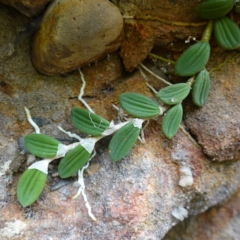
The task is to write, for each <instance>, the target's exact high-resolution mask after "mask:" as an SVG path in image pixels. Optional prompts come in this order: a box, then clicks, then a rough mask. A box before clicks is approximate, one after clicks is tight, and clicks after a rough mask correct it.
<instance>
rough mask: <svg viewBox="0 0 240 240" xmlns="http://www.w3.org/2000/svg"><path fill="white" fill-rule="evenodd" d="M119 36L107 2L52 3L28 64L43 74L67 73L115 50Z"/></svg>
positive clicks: (117, 17) (116, 17)
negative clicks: (31, 62) (31, 64)
mask: <svg viewBox="0 0 240 240" xmlns="http://www.w3.org/2000/svg"><path fill="white" fill-rule="evenodd" d="M122 33H123V20H122V16H121V14H120V12H119V10H118V8H117V7H115V6H114V5H113V4H112V3H111V2H109V1H107V0H100V1H95V0H85V1H78V0H73V1H72V0H60V1H55V2H53V3H52V4H51V5H50V6H49V8H48V9H47V11H46V13H45V15H44V17H43V20H42V23H41V25H40V29H39V30H38V32H37V33H36V36H35V39H34V42H33V49H32V61H33V63H34V65H35V67H36V68H37V69H38V70H39V71H40V72H42V73H44V74H48V75H52V74H61V73H66V72H70V71H72V70H75V69H77V68H79V67H82V66H85V65H87V64H89V63H92V62H94V61H96V60H99V59H101V58H103V57H105V56H106V55H107V54H109V53H111V52H113V51H115V50H116V49H118V47H119V46H120V43H121V39H122Z"/></svg>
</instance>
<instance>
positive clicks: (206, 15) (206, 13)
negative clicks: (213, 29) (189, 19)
mask: <svg viewBox="0 0 240 240" xmlns="http://www.w3.org/2000/svg"><path fill="white" fill-rule="evenodd" d="M234 4H235V0H206V1H204V2H202V3H200V4H199V5H198V6H197V7H196V8H195V12H196V14H197V15H198V16H199V17H201V18H203V19H217V18H221V17H223V16H225V15H226V14H227V13H229V12H230V11H231V9H232V8H233V7H234Z"/></svg>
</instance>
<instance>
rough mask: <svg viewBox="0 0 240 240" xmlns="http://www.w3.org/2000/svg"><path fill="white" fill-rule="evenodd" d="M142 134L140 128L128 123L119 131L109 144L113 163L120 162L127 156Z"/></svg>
mask: <svg viewBox="0 0 240 240" xmlns="http://www.w3.org/2000/svg"><path fill="white" fill-rule="evenodd" d="M139 133H140V129H139V128H138V127H134V125H133V123H132V122H130V123H127V124H126V125H125V126H123V127H122V128H121V129H119V130H118V131H117V132H116V133H115V134H114V136H113V137H112V139H111V141H110V144H109V154H110V157H111V159H112V160H113V161H119V160H121V159H122V158H123V157H125V156H126V155H127V153H128V152H129V151H130V150H131V148H132V147H133V145H134V143H135V142H136V140H137V138H138V136H139Z"/></svg>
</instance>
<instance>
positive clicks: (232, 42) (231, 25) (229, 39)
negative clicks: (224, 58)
mask: <svg viewBox="0 0 240 240" xmlns="http://www.w3.org/2000/svg"><path fill="white" fill-rule="evenodd" d="M214 35H215V38H216V40H217V42H218V44H219V45H220V46H221V47H222V48H225V49H236V48H239V47H240V30H239V27H238V25H237V24H236V23H235V22H234V21H232V20H231V19H230V18H228V17H222V18H220V19H217V20H215V21H214Z"/></svg>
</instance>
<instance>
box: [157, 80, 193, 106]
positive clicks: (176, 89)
mask: <svg viewBox="0 0 240 240" xmlns="http://www.w3.org/2000/svg"><path fill="white" fill-rule="evenodd" d="M190 89H191V86H190V84H188V83H177V84H173V85H171V86H168V87H165V88H162V89H161V90H160V91H159V92H158V93H157V97H158V98H159V99H160V100H161V101H162V102H164V103H165V104H168V105H175V104H177V103H180V102H181V101H182V100H183V99H185V98H186V97H187V95H188V94H189V92H190Z"/></svg>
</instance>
